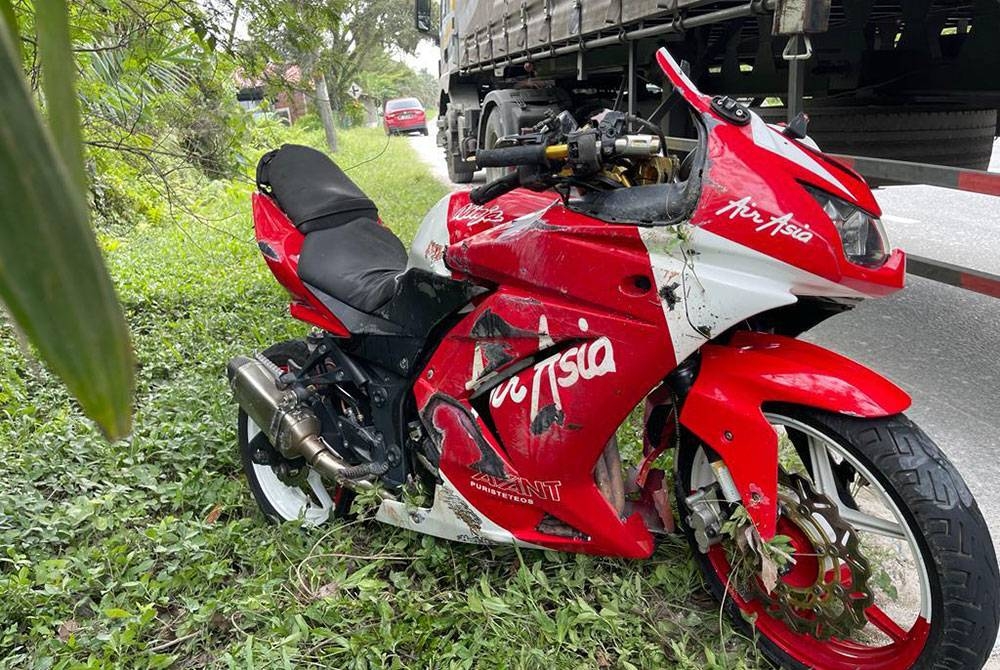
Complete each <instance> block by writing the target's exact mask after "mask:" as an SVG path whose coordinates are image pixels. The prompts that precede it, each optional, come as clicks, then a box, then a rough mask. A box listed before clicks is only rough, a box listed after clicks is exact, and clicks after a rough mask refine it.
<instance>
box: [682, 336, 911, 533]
mask: <svg viewBox="0 0 1000 670" xmlns="http://www.w3.org/2000/svg"><path fill="white" fill-rule="evenodd" d="M769 402H780V403H791V404H796V405H804V406H807V407H814V408H817V409H823V410H827V411H831V412H840V413H842V414H850V415H853V416H863V417H880V416H889V415H892V414H898V413H900V412H902V411H903V410H905V409H906V408H907V407H909V406H910V396H908V395H907V394H906V392H905V391H903V390H902V389H900V388H899V387H898V386H896V385H895V384H893V383H892V382H890V381H889V380H888V379H886V378H885V377H882V376H881V375H879V374H878V373H876V372H873V371H872V370H869V369H868V368H866V367H864V366H863V365H860V364H858V363H855V362H854V361H852V360H850V359H848V358H845V357H843V356H841V355H840V354H835V353H833V352H832V351H828V350H826V349H823V348H822V347H818V346H816V345H814V344H809V343H808V342H803V341H801V340H796V339H793V338H789V337H783V336H780V335H768V334H764V333H755V332H747V331H741V332H739V333H737V334H735V335H734V336H733V337H732V339H731V340H730V341H729V343H728V344H725V345H720V344H706V345H705V346H704V347H702V349H701V367H700V369H699V371H698V376H697V379H696V380H695V382H694V385H693V386H692V388H691V391H690V392H689V394H688V396H687V398H686V399H685V401H684V407H683V409H682V410H681V423H682V424H683V425H684V427H685V428H687V429H688V430H690V431H691V432H692V433H694V434H695V435H696V436H697V437H698V438H699V439H700V440H701V441H702V442H704V443H705V444H706V445H708V446H710V447H711V448H712V449H714V450H715V452H716V453H717V454H718V455H719V456H720V457H721V458H722V460H723V462H724V463H725V464H726V467H728V468H729V472H730V474H731V475H732V477H733V481H734V483H735V484H736V488H737V490H738V491H739V493H740V496H741V497H742V499H743V504H744V506H745V507H746V508H747V512H749V514H750V518H751V519H752V520H753V522H754V525H755V526H756V527H757V530H758V532H759V533H760V534H761V536H762V537H763V538H765V539H770V538H772V537H774V534H775V523H776V520H777V494H778V436H777V433H775V431H774V428H772V427H771V424H770V423H768V421H767V419H766V418H765V417H764V414H763V410H762V407H763V406H764V405H765V404H766V403H769Z"/></svg>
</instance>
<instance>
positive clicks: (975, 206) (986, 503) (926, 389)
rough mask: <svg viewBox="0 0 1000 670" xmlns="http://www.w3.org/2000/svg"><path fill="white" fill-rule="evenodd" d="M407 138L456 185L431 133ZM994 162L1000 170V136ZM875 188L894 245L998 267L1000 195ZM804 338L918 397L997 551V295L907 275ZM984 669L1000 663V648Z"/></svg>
mask: <svg viewBox="0 0 1000 670" xmlns="http://www.w3.org/2000/svg"><path fill="white" fill-rule="evenodd" d="M410 141H411V142H412V143H413V145H414V148H416V149H417V150H418V152H419V153H420V155H421V157H422V158H423V159H424V160H425V161H426V162H427V163H428V164H429V165H430V166H431V167H432V168H433V169H434V171H435V174H437V175H439V176H440V177H441V178H442V181H444V182H445V183H450V182H448V175H447V171H446V169H445V167H444V158H443V153H442V152H441V150H440V149H438V148H437V147H436V146H435V145H434V139H433V138H425V137H414V138H411V140H410ZM990 169H991V170H993V171H997V172H1000V141H998V143H997V144H995V145H994V151H993V161H992V164H991V166H990ZM477 181H480V182H481V181H482V175H481V173H480V175H479V179H478V180H477ZM875 195H876V198H877V199H878V202H879V204H880V205H881V206H882V209H883V221H884V223H885V225H886V229H887V231H888V233H889V236H890V239H891V240H892V242H893V244H894V245H896V246H898V247H900V248H902V249H904V250H907V251H910V252H912V253H914V254H918V255H921V256H926V257H929V258H933V259H939V260H944V261H948V262H950V263H955V264H957V265H961V266H964V267H971V268H976V269H979V270H985V271H990V272H994V273H998V274H1000V198H997V197H990V196H985V195H977V194H970V193H962V192H959V191H952V190H948V189H942V188H934V187H930V186H891V187H887V188H883V189H879V190H877V191H876V193H875ZM806 338H807V339H809V340H812V341H814V342H816V343H819V344H822V345H823V346H826V347H828V348H830V349H833V350H835V351H839V352H840V353H843V354H845V355H847V356H849V357H851V358H853V359H855V360H857V361H859V362H861V363H864V364H865V365H868V366H870V367H872V368H874V369H876V370H879V371H880V372H882V373H883V374H885V375H887V376H888V377H890V378H891V379H893V380H894V381H895V382H896V383H897V384H899V385H900V386H902V387H903V388H904V389H905V390H906V391H907V392H909V393H910V394H911V395H912V396H913V407H912V408H911V409H910V411H909V412H908V414H909V416H910V418H912V419H913V420H914V421H916V422H917V423H918V424H919V425H920V426H921V427H922V428H923V429H924V430H925V431H926V432H927V433H928V434H929V435H930V436H931V437H932V438H933V439H934V440H935V441H936V442H937V443H938V444H939V445H940V446H941V448H942V449H943V450H944V452H945V453H946V454H947V455H948V457H949V458H950V459H951V460H952V462H954V464H955V465H956V467H957V468H958V470H959V472H961V473H962V475H963V476H964V477H965V480H966V482H967V483H968V485H969V488H970V489H971V490H972V492H973V494H974V495H975V497H976V499H977V500H978V502H979V506H980V508H981V509H982V511H983V515H984V516H985V517H986V520H987V523H988V524H989V526H990V531H991V533H992V536H993V544H994V546H995V547H997V549H998V553H1000V495H998V492H1000V437H998V428H1000V397H998V396H1000V299H996V298H990V297H988V296H984V295H980V294H977V293H972V292H969V291H966V290H964V289H959V288H953V287H950V286H946V285H943V284H938V283H936V282H932V281H930V280H926V279H921V278H918V277H911V278H910V279H909V285H908V286H907V287H906V288H905V289H904V290H903V291H900V292H899V293H896V294H895V295H892V296H890V297H888V298H883V299H881V300H873V301H869V302H866V303H863V304H861V305H860V306H859V307H857V308H856V309H854V310H853V311H851V312H849V313H846V314H842V315H839V316H836V317H834V318H832V319H830V320H828V321H826V322H825V323H823V324H820V325H819V326H818V327H817V328H815V329H814V330H812V331H810V332H809V333H808V334H807V335H806ZM987 668H988V669H990V670H1000V645H998V646H997V647H995V648H994V657H993V658H992V659H991V661H990V663H989V664H988V665H987Z"/></svg>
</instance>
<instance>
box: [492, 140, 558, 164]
mask: <svg viewBox="0 0 1000 670" xmlns="http://www.w3.org/2000/svg"><path fill="white" fill-rule="evenodd" d="M547 163H548V160H547V159H546V157H545V145H544V144H525V145H522V146H516V147H502V148H500V149H480V150H479V151H477V152H476V164H477V165H479V167H481V168H487V167H517V166H518V165H545V164H547Z"/></svg>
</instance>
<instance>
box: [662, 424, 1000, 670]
mask: <svg viewBox="0 0 1000 670" xmlns="http://www.w3.org/2000/svg"><path fill="white" fill-rule="evenodd" d="M765 414H766V416H767V418H768V420H769V421H770V422H771V424H772V425H773V426H774V428H775V431H776V432H777V433H778V437H779V481H780V484H779V496H778V498H779V501H778V502H779V517H778V531H777V532H778V534H779V536H780V537H779V538H778V539H777V540H775V541H773V543H759V542H755V540H754V539H753V538H752V537H751V535H752V532H751V531H750V530H749V529H748V528H747V526H748V524H749V522H748V521H746V517H745V516H743V517H739V511H738V510H737V509H736V507H737V506H734V505H731V504H729V503H727V502H726V501H725V499H724V498H723V496H721V495H715V496H713V495H707V496H701V502H700V503H695V502H694V500H695V499H696V498H695V499H691V498H689V496H691V494H692V493H694V492H696V491H698V490H704V491H707V492H710V493H711V492H717V491H718V489H716V488H713V487H714V485H715V481H716V479H715V475H714V472H713V468H712V461H713V460H715V457H714V456H713V454H712V453H711V451H710V450H709V449H708V448H707V447H705V446H703V445H701V444H700V443H699V442H698V441H697V440H696V439H694V438H693V437H692V436H690V435H689V436H687V438H686V439H685V440H684V442H683V444H682V447H681V451H680V453H679V454H678V459H677V493H678V510H679V511H680V516H681V521H682V524H684V526H685V531H686V533H687V536H688V539H689V541H690V542H691V544H692V547H693V548H694V553H695V558H696V561H697V563H698V565H699V567H700V569H701V571H702V574H703V576H704V578H705V581H706V583H707V585H708V587H709V589H710V591H711V592H712V594H713V595H714V596H715V597H716V599H717V600H719V601H720V602H721V603H722V607H723V609H724V610H725V612H726V613H727V614H728V615H729V617H730V618H731V620H732V621H733V623H734V625H735V626H736V628H737V629H738V630H741V631H743V632H744V633H746V634H747V635H748V636H750V637H752V638H754V639H756V641H757V644H758V646H759V647H760V649H761V650H762V652H763V653H764V655H765V656H767V657H768V658H769V659H770V660H771V661H773V662H775V663H777V664H778V665H780V666H781V667H783V668H789V669H794V670H802V669H805V668H815V669H817V670H848V669H850V670H868V669H871V670H874V669H875V668H878V669H879V670H886V669H891V668H900V669H902V668H941V669H944V668H970V669H973V668H981V667H982V666H983V664H984V663H985V662H986V659H987V657H988V656H989V654H990V651H991V649H992V647H993V641H994V639H995V638H996V633H997V626H998V619H1000V598H998V588H1000V579H998V574H997V572H998V571H997V561H996V553H995V551H994V548H993V544H992V542H991V540H990V535H989V530H988V529H987V526H986V522H985V521H984V520H983V516H982V514H981V513H980V511H979V507H978V506H977V504H976V502H975V500H974V499H973V498H972V495H971V493H970V492H969V490H968V488H967V487H966V485H965V482H964V481H962V478H961V476H960V475H959V474H958V472H957V471H956V470H955V468H954V466H952V465H951V463H950V462H949V461H948V460H947V458H945V456H944V454H942V453H941V451H940V450H939V449H938V447H937V446H936V445H935V444H934V442H933V441H931V439H930V438H928V437H927V435H925V434H924V433H923V431H921V430H920V429H919V428H918V427H917V426H916V425H915V424H914V423H913V422H911V421H910V420H909V419H907V418H906V417H905V416H903V415H897V416H892V417H884V418H877V419H863V418H856V417H849V416H844V415H839V414H832V413H828V412H821V411H817V410H811V409H807V408H802V407H782V408H773V409H772V410H771V411H768V412H766V413H765ZM689 499H690V500H691V501H692V502H691V505H692V506H695V505H696V504H701V505H706V504H707V505H710V506H713V507H712V508H711V510H710V514H709V516H711V512H714V513H715V514H718V518H720V519H722V520H728V521H730V523H729V524H728V525H727V524H725V523H723V524H722V529H723V532H722V533H720V537H721V538H722V540H721V541H720V542H718V543H716V544H714V545H712V546H711V547H710V548H709V550H708V552H707V553H703V552H701V551H699V549H698V547H697V543H696V541H695V537H694V533H693V532H692V530H691V528H690V527H689V524H688V523H686V521H687V519H688V518H689V515H690V514H691V513H692V510H691V509H690V508H689V507H688V503H687V501H688V500H689ZM703 511H704V509H703ZM734 514H736V515H737V516H734ZM741 518H742V520H743V523H742V525H741V524H740V519H741ZM741 534H742V536H743V537H742V538H741V537H739V536H740V535H741ZM758 545H763V546H758ZM765 556H766V558H765ZM786 556H788V557H790V558H786ZM765 563H766V564H768V565H766V566H765Z"/></svg>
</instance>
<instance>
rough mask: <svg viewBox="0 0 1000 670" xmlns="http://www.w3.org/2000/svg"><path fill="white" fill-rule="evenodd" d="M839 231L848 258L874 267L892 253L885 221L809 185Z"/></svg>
mask: <svg viewBox="0 0 1000 670" xmlns="http://www.w3.org/2000/svg"><path fill="white" fill-rule="evenodd" d="M806 190H807V191H809V193H810V194H811V195H812V197H814V198H815V199H816V202H818V203H819V205H820V207H822V208H823V211H824V212H826V215H827V216H829V217H830V220H831V221H832V222H833V225H834V226H836V228H837V231H838V232H839V233H840V243H841V244H842V245H843V246H844V255H845V256H847V260H849V261H851V262H852V263H856V264H858V265H863V266H865V267H869V268H873V267H878V266H880V265H882V263H884V262H885V259H886V258H888V257H889V251H890V248H889V238H888V237H886V234H885V229H884V228H883V227H882V222H881V221H880V220H879V219H877V218H876V217H874V216H872V215H871V214H869V213H868V212H866V211H864V210H861V209H858V208H857V207H855V206H854V205H852V204H851V203H849V202H847V201H845V200H841V199H840V198H837V197H834V196H832V195H830V194H829V193H825V192H823V191H820V190H819V189H815V188H810V187H808V186H807V187H806Z"/></svg>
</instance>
